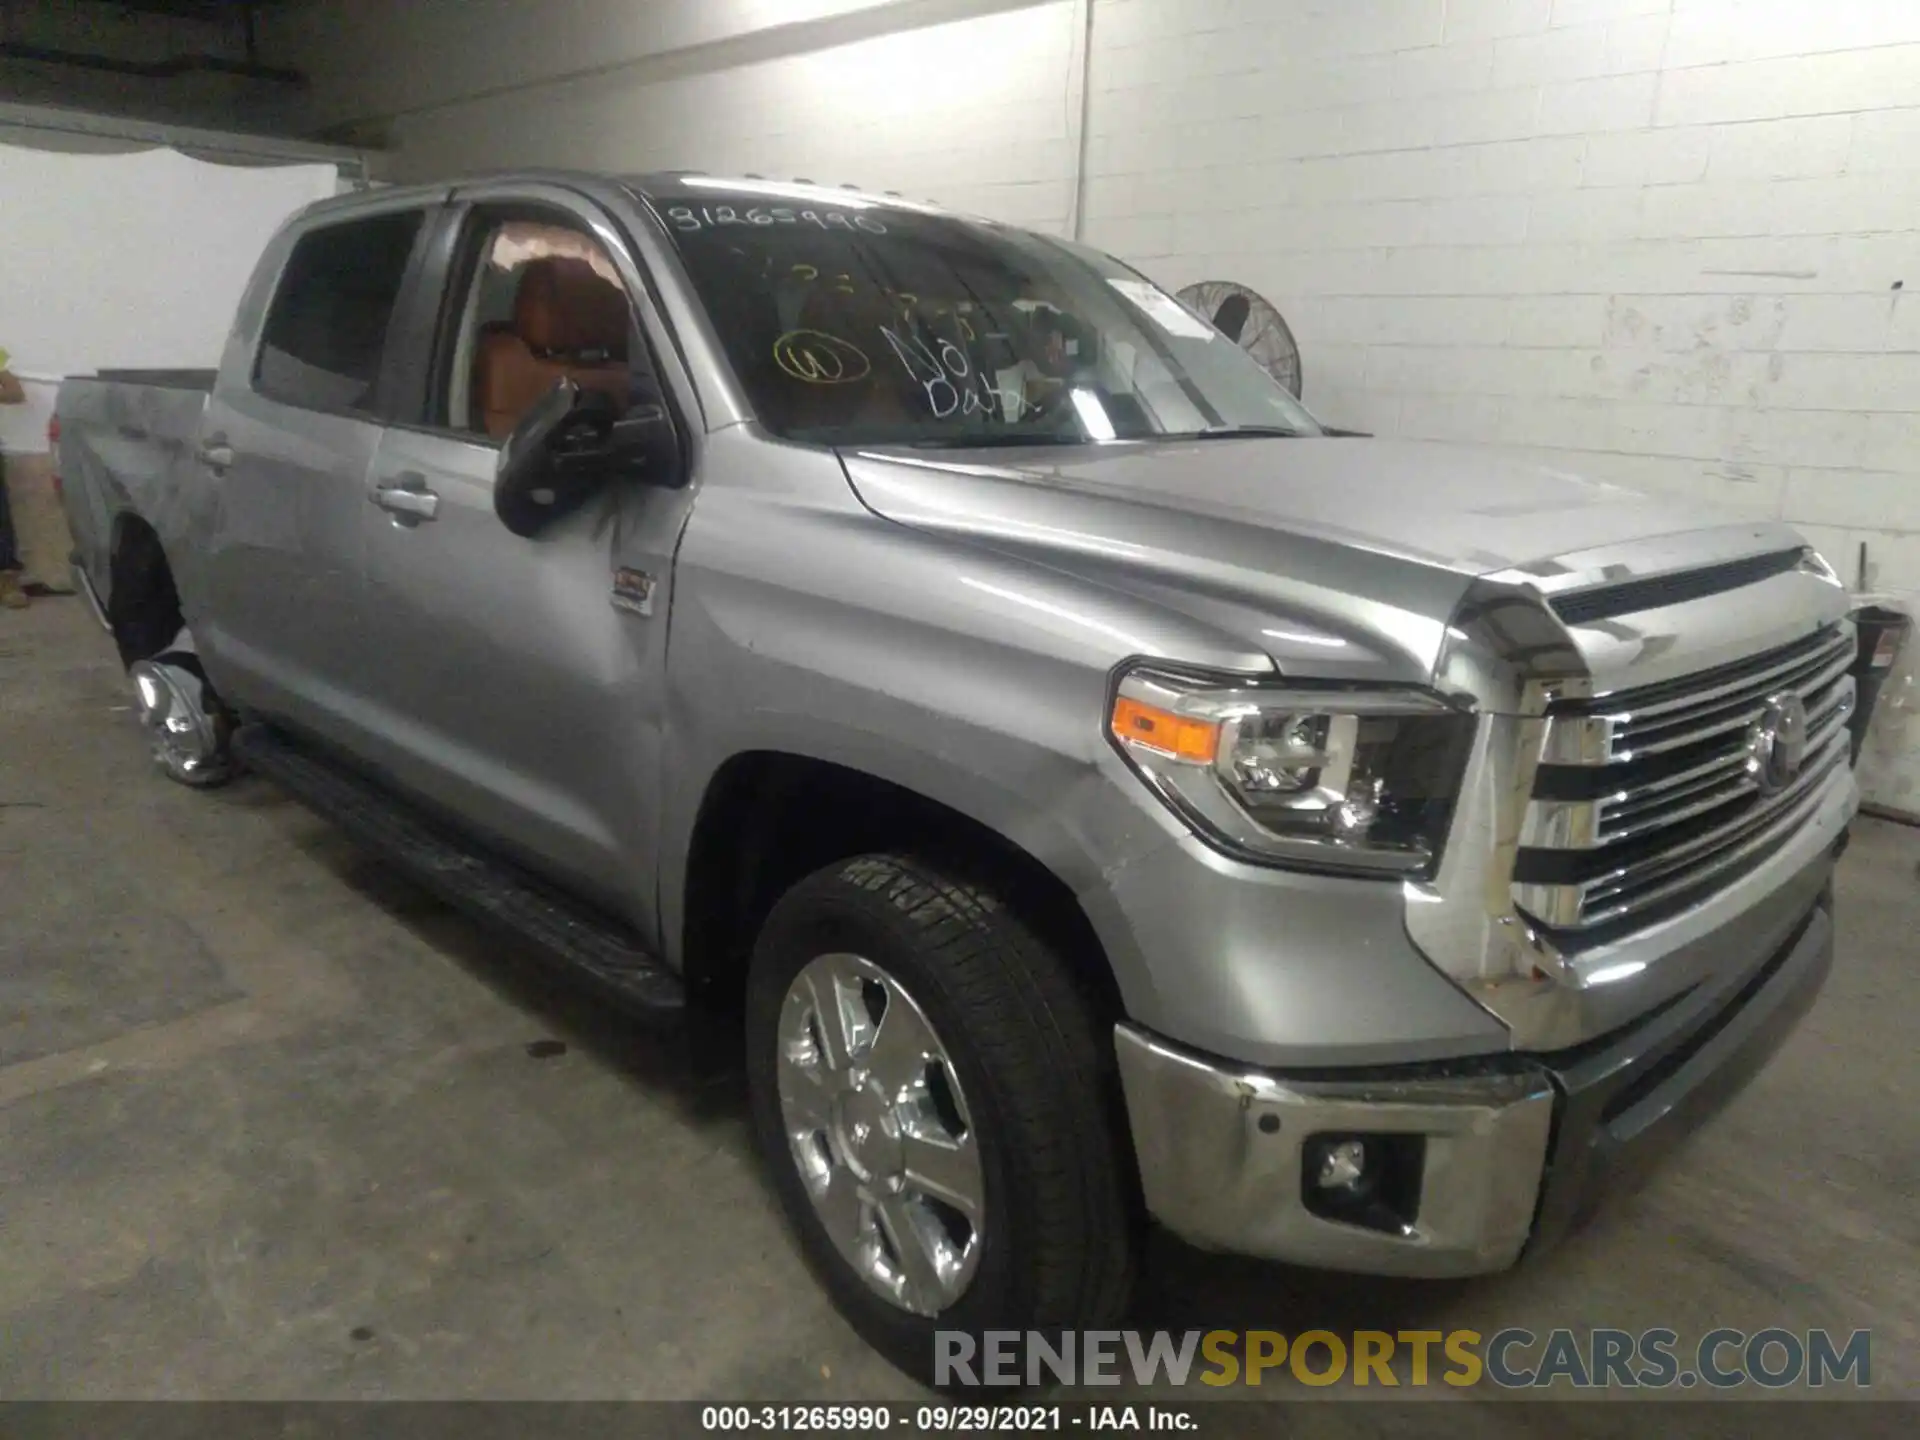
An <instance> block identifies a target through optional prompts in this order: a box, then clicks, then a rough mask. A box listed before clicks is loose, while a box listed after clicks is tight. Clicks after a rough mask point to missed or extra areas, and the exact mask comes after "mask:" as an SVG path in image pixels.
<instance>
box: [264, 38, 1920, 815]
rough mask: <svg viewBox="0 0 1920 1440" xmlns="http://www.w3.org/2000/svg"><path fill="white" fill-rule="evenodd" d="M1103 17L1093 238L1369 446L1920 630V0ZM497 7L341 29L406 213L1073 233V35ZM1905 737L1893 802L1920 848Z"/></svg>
mask: <svg viewBox="0 0 1920 1440" xmlns="http://www.w3.org/2000/svg"><path fill="white" fill-rule="evenodd" d="M1091 3H1092V6H1093V20H1094V23H1093V39H1092V46H1091V52H1090V66H1089V70H1088V74H1089V76H1090V81H1091V95H1090V100H1089V106H1088V112H1089V116H1090V124H1089V127H1088V134H1087V147H1086V148H1087V157H1088V169H1087V181H1086V208H1085V215H1084V227H1085V233H1086V236H1087V238H1088V239H1090V240H1092V241H1093V242H1095V243H1097V244H1099V245H1101V246H1103V247H1104V248H1107V249H1109V250H1112V251H1114V252H1115V253H1118V254H1121V255H1123V256H1125V257H1127V258H1128V259H1130V260H1132V261H1134V262H1135V263H1137V264H1139V265H1141V266H1142V268H1144V269H1146V270H1147V271H1149V272H1150V273H1152V274H1153V275H1154V276H1155V277H1156V278H1158V279H1160V280H1162V281H1163V282H1165V283H1167V284H1168V285H1170V286H1178V285H1183V284H1185V283H1187V282H1189V281H1193V280H1203V279H1232V280H1239V281H1242V282H1245V283H1247V284H1250V285H1252V286H1254V287H1255V288H1256V289H1258V290H1260V291H1261V292H1263V293H1264V294H1266V295H1268V296H1269V298H1271V299H1273V300H1275V301H1277V302H1278V303H1280V305H1281V306H1282V308H1283V310H1284V311H1285V312H1286V314H1287V316H1288V319H1289V320H1290V322H1291V323H1292V325H1293V328H1294V330H1295V332H1296V333H1297V335H1298V336H1299V339H1300V341H1301V345H1302V348H1303V351H1304V363H1305V371H1306V377H1307V398H1308V400H1309V401H1310V403H1312V404H1313V405H1314V407H1315V408H1316V409H1317V410H1318V411H1319V412H1320V413H1321V414H1322V415H1324V416H1325V418H1327V419H1328V420H1329V421H1331V422H1333V423H1336V424H1339V425H1343V426H1349V427H1354V428H1360V429H1367V430H1373V431H1376V432H1378V433H1381V434H1386V435H1403V436H1412V437H1420V438H1425V439H1432V440H1438V441H1447V442H1459V443H1474V444H1486V443H1493V444H1502V445H1509V446H1515V447H1519V448H1521V449H1523V450H1525V451H1528V452H1530V453H1532V454H1534V455H1537V456H1538V457H1540V458H1542V459H1543V460H1546V461H1548V462H1550V463H1553V464H1556V465H1562V466H1565V467H1567V468H1571V469H1576V470H1579V471H1582V472H1584V473H1587V474H1591V475H1595V476H1599V477H1603V478H1608V479H1614V480H1619V481H1622V482H1625V483H1630V484H1634V485H1637V486H1641V487H1644V488H1647V489H1650V490H1656V491H1665V492H1676V493H1681V494H1686V495H1691V496H1694V497H1697V498H1700V499H1704V500H1709V501H1713V502H1716V503H1718V504H1721V505H1723V506H1727V507H1730V508H1731V509H1733V510H1735V511H1737V512H1740V513H1744V514H1752V515H1765V516H1775V517H1780V518H1784V519H1786V520H1789V521H1792V522H1794V523H1796V524H1798V525H1799V526H1800V527H1801V528H1802V529H1803V530H1804V531H1805V533H1806V534H1807V535H1808V536H1809V538H1811V539H1812V540H1813V541H1814V542H1815V543H1817V544H1818V545H1820V546H1821V547H1822V549H1823V550H1824V551H1825V552H1826V553H1827V554H1828V556H1829V558H1831V559H1832V560H1833V562H1834V563H1835V564H1836V565H1837V566H1838V567H1839V568H1840V569H1841V571H1842V572H1843V573H1844V574H1846V575H1847V577H1848V578H1849V579H1850V580H1852V579H1854V578H1856V567H1857V562H1858V555H1859V549H1860V546H1861V544H1862V543H1865V544H1866V546H1867V547H1868V568H1867V574H1866V581H1867V583H1868V584H1869V585H1870V586H1873V587H1876V588H1884V589H1890V590H1894V591H1898V592H1902V593H1904V594H1906V595H1908V596H1910V597H1920V295H1915V294H1914V293H1912V292H1913V291H1915V290H1920V0H1091ZM479 9H480V7H475V6H472V5H470V4H467V3H456V0H413V3H411V4H409V5H407V6H403V7H386V6H371V5H369V4H366V3H354V0H325V3H321V4H319V5H317V6H313V7H310V8H309V10H308V11H307V12H306V13H305V17H304V19H303V20H302V22H301V23H302V24H303V26H304V27H305V29H304V38H300V37H294V38H296V39H298V40H299V43H300V44H302V45H304V46H305V47H306V52H305V53H304V54H297V55H295V56H294V57H292V58H296V59H302V60H305V61H306V62H307V63H310V64H312V65H313V68H314V70H315V73H316V77H317V81H318V83H317V87H316V88H317V92H318V99H319V102H320V104H321V107H322V111H323V117H322V118H326V119H330V120H345V119H366V118H370V117H371V118H375V119H381V120H384V121H385V122H386V123H387V124H388V126H389V128H390V130H391V133H392V135H393V137H394V139H395V140H396V141H397V142H398V143H399V145H400V147H401V149H400V151H399V154H398V157H397V168H398V170H399V173H401V174H402V175H427V174H441V173H447V172H450V171H454V170H460V169H468V168H475V167H489V166H497V165H502V164H511V163H517V162H538V163H563V164H574V165H580V166H587V167H599V168H608V169H614V170H628V171H633V170H641V169H646V168H652V167H660V166H693V167H700V168H705V169H711V170H729V169H731V170H752V171H758V172H761V173H765V174H769V175H781V176H794V175H802V176H807V177H809V178H812V179H816V180H821V181H829V182H832V181H850V182H857V183H860V184H863V185H868V186H872V187H875V188H883V189H887V188H890V189H898V190H901V191H904V192H906V193H908V194H911V195H916V196H928V197H933V198H937V199H940V200H943V201H945V202H947V203H950V204H954V205H957V206H963V207H967V208H972V209H977V210H980V211H983V212H986V213H990V214H994V215H997V216H1000V217H1003V218H1006V219H1010V220H1016V221H1021V222H1024V223H1028V224H1033V225H1038V226H1043V227H1049V228H1061V227H1065V226H1067V225H1068V224H1070V223H1071V217H1072V211H1073V195H1074V179H1073V176H1074V164H1075V157H1076V154H1077V152H1078V148H1079V147H1078V143H1077V142H1078V137H1079V132H1078V117H1079V88H1078V71H1079V65H1078V44H1079V29H1078V25H1077V13H1076V12H1077V7H1076V5H1075V4H1074V3H1072V0H1049V3H1041V4H1029V5H1023V4H1020V3H1019V0H973V3H971V4H969V3H968V0H946V3H940V0H892V3H887V0H864V3H862V0H675V3H668V4H657V5H644V6H643V5H636V4H631V3H617V0H568V3H566V4H547V3H536V0H491V3H489V4H488V5H487V6H486V7H484V10H485V14H486V18H487V23H486V24H485V25H480V24H476V23H475V16H476V13H477V12H478V10H479ZM395 12H405V19H404V22H402V21H400V20H398V19H395V20H384V21H383V20H382V19H380V16H381V15H382V14H389V15H391V14H394V13H395ZM969 13H971V14H972V15H973V17H974V18H958V19H953V18H951V17H954V16H961V17H964V16H966V15H968V14H969ZM940 19H946V20H948V22H949V23H943V24H928V23H926V22H927V21H929V20H940ZM836 26H840V27H843V29H844V27H847V26H854V27H856V29H857V33H858V34H859V36H861V37H862V38H858V39H855V40H854V41H853V42H852V43H842V42H840V41H839V40H837V39H836V35H837V34H838V33H840V32H837V31H836V30H835V28H834V27H836ZM847 33H853V32H847ZM543 75H549V76H554V77H562V76H571V77H572V78H566V79H560V78H556V79H555V80H554V82H553V83H539V80H538V77H540V76H543ZM462 96H466V97H469V98H466V99H462V98H460V97H462ZM1893 718H1894V719H1895V721H1896V723H1895V724H1894V725H1892V726H1886V725H1883V726H1882V727H1881V730H1882V734H1881V735H1880V736H1879V737H1878V738H1879V742H1880V743H1879V745H1878V746H1877V747H1876V748H1877V750H1878V751H1879V752H1881V754H1880V758H1879V759H1877V760H1876V761H1875V763H1874V766H1873V768H1872V769H1870V771H1869V774H1868V780H1869V784H1870V787H1871V789H1872V791H1873V792H1874V794H1875V796H1876V798H1879V799H1882V800H1884V801H1886V802H1887V803H1892V804H1897V805H1901V806H1902V807H1903V808H1907V809H1913V810H1920V714H1916V713H1915V711H1914V710H1911V709H1910V710H1908V711H1907V712H1906V713H1905V723H1904V725H1902V724H1901V723H1899V721H1900V719H1901V717H1898V716H1896V717H1893Z"/></svg>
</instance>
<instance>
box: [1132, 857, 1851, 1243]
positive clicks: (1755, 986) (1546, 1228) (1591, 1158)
mask: <svg viewBox="0 0 1920 1440" xmlns="http://www.w3.org/2000/svg"><path fill="white" fill-rule="evenodd" d="M1832 959H1833V921H1832V896H1831V891H1830V890H1829V891H1827V892H1825V893H1823V894H1822V895H1821V896H1820V899H1819V900H1818V902H1817V903H1816V904H1815V905H1814V906H1813V907H1812V909H1810V910H1809V911H1807V912H1806V914H1805V916H1804V917H1803V918H1802V919H1801V920H1800V921H1799V923H1798V924H1796V925H1795V926H1794V927H1793V928H1792V930H1791V931H1790V932H1789V935H1788V938H1787V939H1786V941H1785V942H1784V943H1783V944H1781V945H1780V946H1779V947H1778V948H1777V949H1776V950H1775V951H1774V952H1773V953H1772V954H1771V955H1769V956H1767V957H1766V958H1765V959H1764V960H1763V961H1762V962H1761V963H1760V964H1758V965H1756V966H1754V967H1752V968H1751V969H1748V970H1746V971H1745V972H1744V973H1741V974H1738V975H1736V976H1734V977H1732V978H1731V979H1730V980H1728V981H1726V982H1724V983H1722V984H1720V985H1718V986H1703V987H1701V989H1700V990H1696V991H1694V992H1691V993H1688V994H1685V995H1682V996H1680V997H1678V998H1677V999H1675V1000H1674V1001H1672V1002H1670V1003H1668V1004H1667V1005H1666V1006H1664V1007H1662V1008H1660V1009H1658V1010H1656V1011H1655V1012H1654V1013H1653V1014H1651V1015H1649V1016H1644V1017H1642V1018H1641V1019H1640V1020H1638V1021H1636V1022H1635V1023H1634V1024H1632V1025H1631V1026H1629V1027H1627V1028H1626V1029H1625V1030H1623V1031H1620V1032H1616V1033H1615V1034H1613V1035H1609V1036H1603V1037H1601V1038H1600V1039H1597V1040H1594V1041H1590V1042H1588V1043H1587V1044H1585V1045H1582V1046H1579V1047H1577V1048H1575V1049H1573V1050H1569V1051H1562V1052H1559V1053H1556V1054H1548V1055H1531V1056H1529V1055H1505V1056H1497V1057H1485V1058H1476V1059H1473V1060H1468V1061H1461V1062H1457V1063H1445V1062H1442V1063H1426V1064H1420V1065H1410V1066H1404V1067H1381V1068H1377V1069H1371V1070H1367V1071H1316V1072H1297V1073H1296V1072H1289V1073H1277V1072H1269V1071H1263V1070H1259V1069H1254V1068H1249V1067H1246V1066H1242V1065H1236V1064H1234V1063H1232V1062H1230V1061H1222V1060H1217V1059H1212V1058H1208V1057H1204V1056H1201V1055H1198V1054H1195V1053H1193V1052H1192V1051H1189V1050H1185V1049H1182V1048H1180V1047H1177V1046H1174V1045H1170V1044H1168V1043H1166V1042H1164V1041H1161V1040H1159V1039H1157V1038H1156V1037H1154V1036H1153V1035H1151V1034H1148V1033H1147V1032H1145V1031H1143V1030H1140V1029H1137V1028H1135V1027H1133V1026H1130V1025H1124V1024H1123V1025H1121V1026H1120V1027H1118V1029H1117V1031H1116V1041H1117V1047H1118V1052H1119V1061H1120V1074H1121V1080H1122V1083H1123V1085H1124V1088H1125V1091H1126V1100H1127V1110H1128V1115H1129V1117H1130V1122H1131V1126H1132V1131H1133V1141H1134V1150H1135V1153H1136V1155H1137V1157H1138V1160H1139V1166H1140V1177H1141V1182H1142V1186H1143V1188H1144V1190H1145V1195H1146V1202H1147V1207H1148V1209H1149V1210H1150V1211H1151V1212H1152V1213H1153V1215H1154V1216H1155V1217H1156V1218H1157V1219H1158V1220H1159V1221H1160V1222H1161V1223H1163V1224H1164V1225H1166V1226H1167V1227H1168V1228H1169V1229H1171V1230H1173V1231H1174V1232H1175V1233H1176V1234H1178V1235H1181V1236H1182V1237H1184V1238H1185V1239H1187V1240H1189V1241H1191V1242H1193V1243H1195V1244H1197V1245H1200V1246H1202V1247H1204V1248H1207V1249H1213V1250H1226V1251H1232V1252H1236V1253H1240V1254H1247V1255H1256V1256H1261V1257H1265V1258H1268V1259H1274V1260H1284V1261H1288V1262H1291V1263H1294V1264H1300V1265H1313V1266H1322V1267H1327V1268H1331V1269H1340V1270H1352V1271H1359V1272H1367V1273H1374V1274H1390V1275H1416V1276H1452V1275H1473V1274H1481V1273H1484V1272H1487V1271H1493V1270H1501V1269H1504V1268H1506V1267H1507V1266H1509V1265H1511V1264H1513V1262H1514V1261H1515V1260H1517V1259H1518V1258H1519V1257H1520V1254H1521V1252H1522V1251H1523V1250H1525V1249H1527V1248H1528V1246H1529V1245H1530V1244H1531V1245H1532V1246H1533V1247H1535V1248H1539V1247H1540V1246H1542V1245H1545V1244H1547V1243H1550V1242H1551V1241H1552V1240H1554V1239H1556V1238H1558V1237H1559V1236H1560V1235H1561V1234H1563V1233H1564V1232H1565V1231H1567V1230H1568V1229H1569V1228H1571V1227H1572V1226H1573V1225H1575V1224H1577V1223H1578V1222H1579V1221H1580V1220H1581V1219H1583V1218H1584V1217H1585V1216H1586V1215H1587V1214H1588V1213H1589V1212H1590V1211H1591V1209H1592V1208H1593V1206H1594V1205H1595V1204H1596V1203H1597V1202H1598V1200H1599V1198H1600V1196H1601V1195H1602V1194H1603V1193H1604V1192H1605V1191H1606V1190H1608V1189H1609V1188H1611V1187H1612V1186H1613V1185H1614V1184H1616V1183H1617V1182H1619V1181H1620V1180H1622V1179H1624V1178H1626V1177H1627V1176H1628V1175H1629V1174H1630V1173H1632V1172H1637V1171H1640V1170H1642V1169H1644V1168H1645V1167H1646V1165H1648V1164H1649V1163H1650V1162H1651V1161H1652V1160H1653V1159H1654V1158H1655V1157H1656V1156H1657V1155H1658V1154H1659V1153H1661V1152H1662V1151H1664V1150H1665V1149H1666V1148H1667V1146H1668V1145H1670V1144H1671V1143H1672V1141H1674V1140H1675V1139H1677V1138H1678V1137H1679V1136H1680V1135H1682V1134H1684V1133H1685V1132H1686V1131H1688V1130H1689V1129H1691V1128H1693V1127H1694V1126H1695V1125H1697V1124H1698V1123H1699V1122H1700V1121H1701V1120H1702V1119H1704V1118H1705V1117H1706V1116H1707V1115H1708V1114H1710V1113H1712V1111H1713V1110H1715V1109H1717V1108H1718V1106H1719V1104H1720V1103H1721V1102H1722V1101H1723V1100H1725V1099H1726V1098H1727V1097H1728V1096H1729V1095H1731V1094H1732V1093H1733V1092H1734V1091H1736V1090H1737V1089H1739V1087H1740V1086H1741V1085H1743V1084H1744V1083H1745V1082H1746V1080H1747V1079H1748V1078H1749V1077H1751V1076H1752V1075H1753V1074H1754V1072H1755V1071H1757V1070H1758V1069H1760V1067H1761V1066H1762V1065H1764V1064H1765V1063H1766V1061H1767V1059H1768V1057H1769V1056H1771V1055H1772V1053H1773V1052H1774V1050H1775V1049H1776V1048H1778V1046H1779V1045H1780V1043H1781V1041H1782V1040H1784V1039H1785V1037H1786V1036H1787V1034H1788V1033H1789V1032H1790V1031H1791V1030H1792V1029H1793V1027H1794V1025H1795V1024H1796V1023H1797V1022H1798V1021H1799V1019H1800V1017H1801V1016H1802V1015H1804V1014H1805V1013H1806V1011H1807V1010H1808V1009H1809V1008H1810V1007H1811V1006H1812V1004H1813V1001H1814V997H1815V996H1816V995H1817V994H1818V993H1819V989H1820V986H1821V984H1822V983H1823V982H1824V980H1825V979H1826V976H1827V972H1828V970H1829V969H1830V968H1831V965H1832ZM1350 1139H1357V1140H1359V1141H1360V1142H1361V1143H1362V1144H1363V1145H1365V1144H1367V1143H1369V1142H1372V1143H1375V1144H1376V1145H1378V1146H1379V1147H1380V1149H1379V1150H1376V1152H1375V1153H1376V1154H1378V1153H1388V1154H1391V1155H1394V1156H1396V1157H1398V1160H1397V1161H1396V1163H1397V1164H1399V1165H1400V1168H1401V1169H1402V1170H1403V1171H1404V1169H1405V1167H1406V1165H1407V1164H1412V1165H1413V1166H1414V1169H1413V1172H1412V1177H1411V1180H1410V1182H1405V1183H1399V1184H1398V1185H1397V1191H1396V1196H1395V1197H1390V1199H1391V1200H1392V1203H1386V1204H1379V1205H1373V1206H1371V1207H1370V1208H1369V1210H1368V1211H1367V1214H1366V1217H1365V1218H1364V1219H1362V1220H1354V1219H1346V1218H1330V1215H1329V1211H1330V1209H1331V1210H1335V1211H1337V1210H1339V1209H1340V1208H1341V1207H1340V1205H1339V1204H1332V1205H1330V1204H1329V1198H1328V1192H1325V1191H1322V1190H1319V1189H1318V1188H1317V1187H1316V1185H1315V1181H1316V1179H1317V1176H1318V1170H1319V1166H1320V1163H1321V1160H1322V1158H1323V1157H1324V1155H1325V1153H1326V1149H1327V1147H1328V1146H1329V1145H1336V1144H1339V1143H1341V1142H1343V1141H1345V1140H1350ZM1333 1199H1334V1200H1335V1201H1338V1200H1339V1197H1338V1196H1337V1195H1335V1196H1334V1197H1333Z"/></svg>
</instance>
